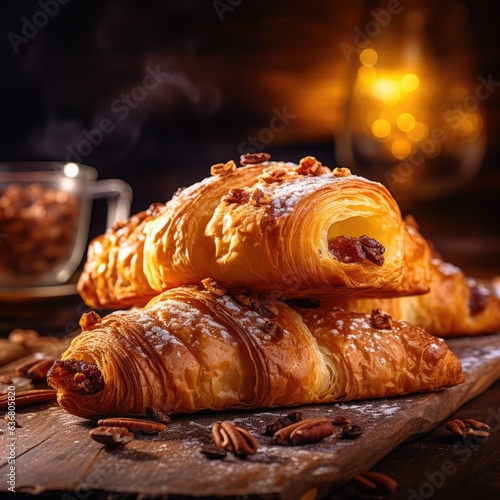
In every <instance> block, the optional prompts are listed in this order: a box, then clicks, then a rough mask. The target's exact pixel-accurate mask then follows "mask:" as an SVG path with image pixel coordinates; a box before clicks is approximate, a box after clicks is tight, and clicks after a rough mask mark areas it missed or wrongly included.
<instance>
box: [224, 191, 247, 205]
mask: <svg viewBox="0 0 500 500" xmlns="http://www.w3.org/2000/svg"><path fill="white" fill-rule="evenodd" d="M249 199H250V195H249V194H248V192H247V191H246V190H245V189H241V188H235V189H230V190H229V191H228V193H227V194H226V195H225V196H223V197H222V201H225V202H226V203H246V202H247V201H248V200H249Z"/></svg>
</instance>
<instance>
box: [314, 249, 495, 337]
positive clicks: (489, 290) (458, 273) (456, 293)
mask: <svg viewBox="0 0 500 500" xmlns="http://www.w3.org/2000/svg"><path fill="white" fill-rule="evenodd" d="M431 271H432V273H431V276H432V277H431V285H430V292H429V293H426V294H423V295H418V296H414V297H399V298H390V299H389V298H381V299H357V298H348V297H344V298H335V299H331V300H327V301H325V302H324V303H323V307H326V308H329V307H344V308H347V309H349V310H353V311H358V312H364V313H368V312H370V311H372V310H373V309H374V308H379V309H382V310H383V311H385V312H387V313H388V314H390V315H391V316H393V317H394V318H398V319H402V320H405V321H409V322H410V323H413V324H415V325H418V326H420V327H422V328H424V329H425V330H426V331H428V332H429V333H432V334H434V335H439V336H440V337H453V336H459V335H473V334H482V333H493V332H497V331H500V293H499V290H495V287H494V286H493V284H492V286H491V287H490V286H487V284H480V283H478V282H477V281H476V280H474V279H472V278H469V277H467V276H466V275H465V273H464V272H463V271H462V270H461V269H460V268H458V267H457V266H454V265H453V264H450V263H448V262H445V261H444V260H443V259H442V258H441V257H440V256H439V255H436V256H435V257H434V258H433V259H432V267H431Z"/></svg>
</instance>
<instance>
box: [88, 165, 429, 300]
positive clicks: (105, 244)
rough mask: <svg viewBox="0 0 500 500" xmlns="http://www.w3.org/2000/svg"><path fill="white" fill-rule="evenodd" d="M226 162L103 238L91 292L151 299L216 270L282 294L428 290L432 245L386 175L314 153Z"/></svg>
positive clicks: (91, 296)
mask: <svg viewBox="0 0 500 500" xmlns="http://www.w3.org/2000/svg"><path fill="white" fill-rule="evenodd" d="M215 167H217V166H215ZM219 170H220V172H219V171H218V170H217V168H215V172H214V173H216V174H218V173H220V174H221V175H213V176H212V177H210V178H207V179H204V180H203V181H201V182H199V183H197V184H194V185H193V186H190V187H189V188H186V189H184V190H183V191H182V192H180V194H178V196H176V197H174V198H173V199H172V200H171V201H169V202H168V203H167V204H166V206H165V207H162V209H158V213H157V215H155V216H147V217H144V218H143V221H144V223H141V224H136V223H132V225H133V227H131V229H130V230H129V231H127V234H126V238H124V239H123V240H122V241H120V238H119V237H118V236H117V234H116V230H113V229H111V230H109V231H108V232H107V233H106V234H105V235H103V236H102V237H99V238H98V239H97V240H95V241H93V242H92V243H91V245H90V250H89V254H88V259H87V262H86V265H85V268H84V271H83V273H82V275H81V277H80V280H79V283H78V290H79V292H80V294H81V295H82V297H83V299H84V300H85V302H86V303H87V304H89V305H90V306H92V307H113V308H115V307H129V306H130V305H135V306H142V305H144V304H145V303H146V302H147V300H148V299H149V298H151V296H152V295H154V294H155V292H156V293H159V292H161V291H163V290H166V289H169V288H174V287H177V286H181V285H185V284H198V283H199V282H200V280H201V279H202V278H205V277H212V278H214V279H217V280H219V281H221V282H222V283H223V284H224V285H225V286H228V287H232V288H233V287H247V288H251V289H253V290H255V291H258V292H262V293H266V294H269V295H271V296H275V297H278V296H279V297H281V298H290V297H301V296H308V297H312V296H330V295H345V294H347V295H351V294H358V295H363V296H394V295H407V294H414V293H422V292H425V291H427V290H428V285H429V279H430V271H429V267H430V252H429V249H428V246H427V243H426V241H425V239H424V238H423V237H422V236H421V235H420V234H419V232H418V230H416V229H415V228H413V227H410V226H408V225H407V224H405V223H404V222H403V220H402V217H401V212H400V209H399V207H398V205H397V203H396V202H395V200H394V199H393V197H392V196H391V194H390V193H389V191H388V190H387V189H386V188H385V187H384V186H382V185H381V184H379V183H376V182H372V181H369V180H367V179H364V178H362V177H358V176H355V175H351V173H350V171H349V170H348V169H339V168H337V169H335V170H334V171H333V172H331V171H330V169H329V168H327V167H325V166H323V165H321V163H319V162H318V161H317V160H316V159H315V158H313V157H306V158H304V159H302V160H301V162H300V165H298V166H293V165H291V164H286V163H283V162H265V163H259V164H256V165H247V166H243V167H239V168H236V165H235V164H234V162H228V163H227V164H225V165H222V164H221V165H220V166H219ZM120 231H122V232H124V231H125V230H124V228H123V227H121V228H120ZM117 245H120V251H117V249H116V246H117ZM127 245H129V246H131V247H132V248H133V251H132V252H130V251H126V250H122V249H124V248H126V246H127ZM136 249H137V258H135V260H134V262H133V263H132V261H131V260H130V255H131V253H132V254H133V253H134V252H135V250H136ZM141 251H142V255H141ZM141 256H142V261H141V260H140V257H141ZM141 264H142V267H141ZM101 267H102V269H104V270H106V271H105V274H104V275H103V276H101V275H100V273H99V270H100V269H101ZM123 277H125V278H123ZM134 281H136V282H137V283H140V284H141V286H137V287H135V286H131V283H133V282H134ZM146 282H147V285H146ZM143 285H144V286H143ZM134 295H135V297H134Z"/></svg>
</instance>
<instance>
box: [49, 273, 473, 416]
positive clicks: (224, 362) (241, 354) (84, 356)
mask: <svg viewBox="0 0 500 500" xmlns="http://www.w3.org/2000/svg"><path fill="white" fill-rule="evenodd" d="M207 281H208V283H207ZM205 283H206V286H207V289H203V288H201V287H196V286H189V287H181V288H178V289H173V290H169V291H167V292H164V293H162V294H160V295H159V296H158V297H156V298H154V299H153V300H151V301H150V303H149V304H148V305H147V306H146V307H145V308H135V309H131V310H128V311H119V312H115V313H112V314H109V315H108V316H106V317H105V318H103V319H101V318H99V317H98V316H97V315H96V314H95V313H90V314H88V315H85V316H84V317H83V318H82V322H81V324H82V330H83V331H82V333H81V334H80V335H79V336H78V337H77V338H75V339H74V340H73V342H72V344H71V346H70V347H69V349H68V350H67V351H66V352H65V353H64V355H63V356H62V359H61V361H58V362H56V363H55V364H54V366H53V368H52V369H51V371H50V372H49V375H48V383H49V385H51V386H52V387H54V388H55V389H56V390H57V392H58V401H59V404H60V405H61V406H62V407H63V408H65V409H66V410H67V411H68V412H70V413H73V414H75V415H79V416H82V417H86V418H99V417H106V416H118V415H124V414H130V413H132V414H141V413H142V414H143V413H144V412H145V409H146V407H148V406H151V407H155V408H158V409H161V410H162V411H165V412H167V413H171V414H172V413H184V412H196V411H199V410H203V409H211V410H223V409H229V408H247V409H250V408H264V407H280V406H293V405H301V404H307V403H327V402H335V401H347V400H353V399H366V398H379V397H385V396H393V395H399V394H406V393H412V392H415V391H432V390H435V389H438V388H440V387H444V386H452V385H455V384H458V383H460V382H462V381H463V374H462V371H461V365H460V362H459V360H458V358H457V357H456V356H455V355H454V354H453V353H452V352H451V351H450V350H449V349H448V347H447V346H446V344H445V342H444V341H443V340H441V339H437V338H435V337H433V336H431V335H429V334H428V333H426V332H425V331H424V330H422V329H420V328H417V327H414V326H412V325H410V324H408V323H405V322H400V321H393V320H392V319H391V318H390V317H389V316H387V315H384V314H380V313H378V312H374V313H373V314H372V315H371V316H368V315H363V314H358V313H352V312H345V311H342V310H329V311H325V310H321V309H304V308H295V309H293V308H292V307H290V306H288V305H287V304H286V303H284V302H280V301H276V300H271V299H266V298H264V297H263V296H261V295H258V294H253V293H244V292H242V291H241V290H240V291H237V292H234V293H232V294H228V293H226V292H227V291H226V290H224V289H221V288H220V285H219V284H217V283H216V282H213V281H211V280H205Z"/></svg>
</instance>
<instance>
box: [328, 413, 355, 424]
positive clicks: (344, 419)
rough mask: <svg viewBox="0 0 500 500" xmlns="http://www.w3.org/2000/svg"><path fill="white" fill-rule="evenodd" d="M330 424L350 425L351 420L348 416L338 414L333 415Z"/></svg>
mask: <svg viewBox="0 0 500 500" xmlns="http://www.w3.org/2000/svg"><path fill="white" fill-rule="evenodd" d="M332 424H333V425H340V426H344V425H352V422H351V419H350V418H349V417H344V416H342V415H339V416H338V417H335V418H334V419H333V420H332Z"/></svg>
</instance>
